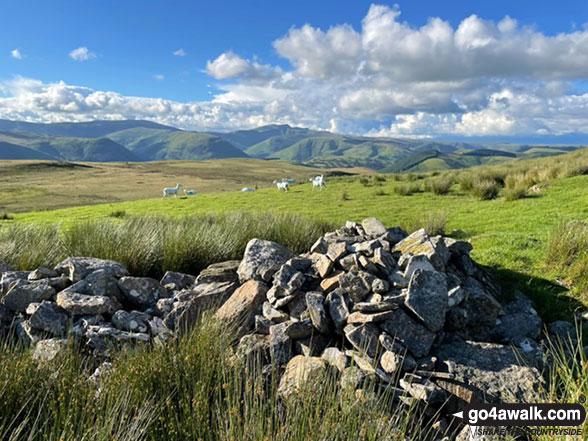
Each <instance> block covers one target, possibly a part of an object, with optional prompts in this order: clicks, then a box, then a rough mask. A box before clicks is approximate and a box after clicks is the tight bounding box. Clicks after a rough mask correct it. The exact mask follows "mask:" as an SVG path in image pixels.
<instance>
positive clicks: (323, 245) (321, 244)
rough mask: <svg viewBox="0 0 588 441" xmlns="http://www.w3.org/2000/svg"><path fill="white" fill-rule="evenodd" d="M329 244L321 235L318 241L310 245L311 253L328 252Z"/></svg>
mask: <svg viewBox="0 0 588 441" xmlns="http://www.w3.org/2000/svg"><path fill="white" fill-rule="evenodd" d="M328 249H329V244H328V242H327V241H326V240H325V238H324V237H319V238H318V239H317V241H316V242H315V243H314V244H313V245H312V246H311V247H310V252H311V253H318V254H327V251H328Z"/></svg>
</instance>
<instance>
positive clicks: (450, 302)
mask: <svg viewBox="0 0 588 441" xmlns="http://www.w3.org/2000/svg"><path fill="white" fill-rule="evenodd" d="M467 294H468V293H467V292H466V290H465V289H463V288H462V287H461V286H456V287H455V288H452V289H450V290H449V291H448V292H447V307H449V308H453V307H454V306H456V305H459V304H460V303H461V302H463V301H464V300H465V299H466V298H467Z"/></svg>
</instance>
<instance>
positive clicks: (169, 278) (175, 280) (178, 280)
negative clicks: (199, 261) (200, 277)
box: [159, 271, 196, 290]
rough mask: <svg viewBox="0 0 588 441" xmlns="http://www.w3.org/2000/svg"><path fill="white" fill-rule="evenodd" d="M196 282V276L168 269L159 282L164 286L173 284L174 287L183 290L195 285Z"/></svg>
mask: <svg viewBox="0 0 588 441" xmlns="http://www.w3.org/2000/svg"><path fill="white" fill-rule="evenodd" d="M195 282H196V277H195V276H192V275H190V274H184V273H178V272H175V271H166V272H165V274H164V275H163V277H162V278H161V281H160V282H159V283H160V284H161V285H162V286H166V285H173V286H174V289H176V290H182V289H186V288H189V287H190V286H192V285H194V283H195Z"/></svg>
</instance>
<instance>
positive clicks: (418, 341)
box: [379, 309, 435, 357]
mask: <svg viewBox="0 0 588 441" xmlns="http://www.w3.org/2000/svg"><path fill="white" fill-rule="evenodd" d="M379 326H380V329H382V330H383V331H385V332H387V333H388V334H389V335H390V336H391V337H392V338H394V339H396V340H398V341H399V342H400V343H402V344H403V345H404V346H406V348H407V349H408V350H409V351H410V352H411V353H412V354H413V355H414V356H415V357H424V356H425V355H428V354H429V351H430V350H431V346H433V342H434V341H435V334H434V333H433V332H431V331H429V330H428V329H427V328H426V327H424V326H422V325H420V324H418V323H416V322H415V321H414V320H412V319H411V318H410V317H409V316H408V315H407V314H406V313H405V312H404V311H403V310H402V309H397V310H395V311H394V317H393V318H392V319H390V320H386V321H385V322H381V323H379Z"/></svg>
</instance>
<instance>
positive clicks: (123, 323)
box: [112, 309, 151, 333]
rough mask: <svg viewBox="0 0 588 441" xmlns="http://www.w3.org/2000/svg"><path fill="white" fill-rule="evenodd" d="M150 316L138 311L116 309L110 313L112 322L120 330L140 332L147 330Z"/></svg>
mask: <svg viewBox="0 0 588 441" xmlns="http://www.w3.org/2000/svg"><path fill="white" fill-rule="evenodd" d="M150 319H151V316H150V315H149V314H145V313H144V312H139V311H130V312H127V311H124V310H122V309H121V310H118V311H116V312H115V313H114V314H113V315H112V324H113V325H114V326H115V327H116V328H117V329H120V330H121V331H131V332H142V333H145V332H147V331H148V330H149V320H150Z"/></svg>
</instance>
